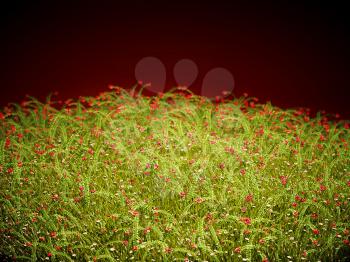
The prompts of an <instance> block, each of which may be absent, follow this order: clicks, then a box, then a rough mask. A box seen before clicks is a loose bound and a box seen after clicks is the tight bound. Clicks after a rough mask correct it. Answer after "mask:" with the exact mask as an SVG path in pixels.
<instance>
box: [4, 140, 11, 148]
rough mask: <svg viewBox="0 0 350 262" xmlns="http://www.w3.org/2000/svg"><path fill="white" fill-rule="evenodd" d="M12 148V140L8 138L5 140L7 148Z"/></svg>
mask: <svg viewBox="0 0 350 262" xmlns="http://www.w3.org/2000/svg"><path fill="white" fill-rule="evenodd" d="M10 146H11V140H10V138H8V137H7V138H6V140H5V148H6V149H8V148H9V147H10Z"/></svg>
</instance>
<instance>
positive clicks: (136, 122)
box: [0, 87, 350, 261]
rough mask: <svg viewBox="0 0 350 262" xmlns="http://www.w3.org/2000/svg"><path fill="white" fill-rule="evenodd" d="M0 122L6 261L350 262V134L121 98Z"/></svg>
mask: <svg viewBox="0 0 350 262" xmlns="http://www.w3.org/2000/svg"><path fill="white" fill-rule="evenodd" d="M1 112H2V113H0V211H1V217H0V254H1V257H2V258H3V259H4V260H6V259H8V260H12V259H15V258H16V259H17V261H26V260H29V261H41V260H51V261H126V260H127V261H132V260H134V261H346V260H347V259H348V260H349V259H350V246H349V235H350V217H349V215H350V203H349V200H350V194H349V193H350V151H349V141H350V129H349V121H344V120H342V121H340V120H337V119H334V120H329V119H328V118H327V116H326V115H324V114H321V113H318V114H317V116H315V117H310V116H308V111H306V110H294V109H293V110H292V109H290V110H284V109H280V108H278V107H275V106H273V105H271V104H270V103H267V104H258V103H256V99H254V98H250V97H240V98H234V99H230V100H227V101H225V102H224V103H218V104H217V103H213V102H211V101H209V100H208V99H206V98H204V97H200V96H196V95H194V94H192V93H191V92H190V91H189V90H178V89H173V90H171V91H169V92H167V93H165V94H159V95H158V96H157V97H153V98H150V97H146V96H143V95H142V94H141V92H138V91H136V89H133V92H132V91H126V90H125V89H122V88H117V87H111V90H108V92H104V93H102V94H100V95H99V96H98V97H81V98H79V99H77V100H70V101H66V103H64V106H63V107H62V108H60V109H57V108H56V107H55V104H54V102H53V101H51V100H50V99H49V98H48V101H47V102H45V103H41V102H38V101H37V100H35V99H31V100H29V101H27V102H25V103H22V104H21V105H19V104H12V105H11V107H7V108H4V109H3V110H2V111H1Z"/></svg>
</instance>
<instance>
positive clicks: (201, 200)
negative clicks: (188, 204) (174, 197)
mask: <svg viewBox="0 0 350 262" xmlns="http://www.w3.org/2000/svg"><path fill="white" fill-rule="evenodd" d="M203 201H204V199H203V198H201V197H197V198H196V199H195V200H194V202H196V203H198V204H200V203H202V202H203Z"/></svg>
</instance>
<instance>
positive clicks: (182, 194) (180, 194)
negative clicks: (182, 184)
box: [179, 191, 187, 198]
mask: <svg viewBox="0 0 350 262" xmlns="http://www.w3.org/2000/svg"><path fill="white" fill-rule="evenodd" d="M186 195H187V193H186V192H184V191H182V192H180V193H179V196H180V197H181V198H184V197H186Z"/></svg>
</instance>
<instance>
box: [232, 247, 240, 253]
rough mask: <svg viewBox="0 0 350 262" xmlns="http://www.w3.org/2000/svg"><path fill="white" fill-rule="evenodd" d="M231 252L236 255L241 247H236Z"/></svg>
mask: <svg viewBox="0 0 350 262" xmlns="http://www.w3.org/2000/svg"><path fill="white" fill-rule="evenodd" d="M233 252H235V253H237V254H239V253H241V247H236V248H235V249H234V251H233Z"/></svg>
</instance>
